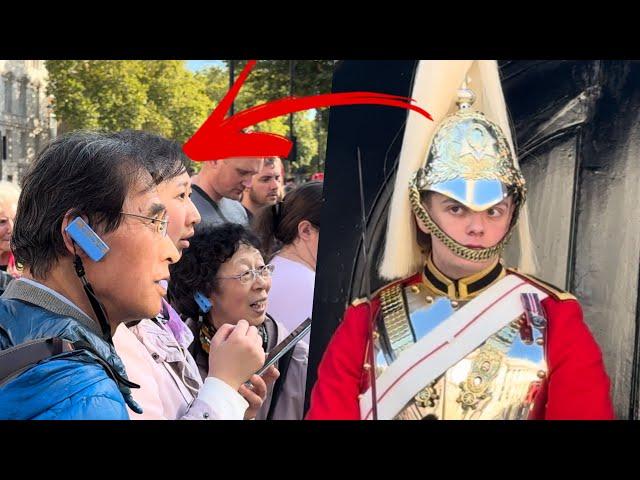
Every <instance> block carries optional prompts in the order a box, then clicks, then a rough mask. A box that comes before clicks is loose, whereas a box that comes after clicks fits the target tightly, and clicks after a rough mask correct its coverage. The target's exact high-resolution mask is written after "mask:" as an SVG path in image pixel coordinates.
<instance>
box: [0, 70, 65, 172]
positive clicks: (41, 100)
mask: <svg viewBox="0 0 640 480" xmlns="http://www.w3.org/2000/svg"><path fill="white" fill-rule="evenodd" d="M46 85H47V70H46V68H45V64H44V60H0V140H1V142H2V143H1V144H0V178H1V179H2V180H7V181H10V182H14V183H18V182H19V181H20V180H21V178H22V175H23V172H24V170H25V168H26V166H27V165H28V164H29V162H31V161H32V160H33V159H34V157H35V155H36V153H37V152H38V151H39V150H40V149H41V148H42V147H44V146H45V145H46V143H47V142H48V141H49V139H51V138H53V137H55V135H56V121H55V117H54V116H53V112H52V110H51V108H50V102H49V99H48V97H47V94H46Z"/></svg>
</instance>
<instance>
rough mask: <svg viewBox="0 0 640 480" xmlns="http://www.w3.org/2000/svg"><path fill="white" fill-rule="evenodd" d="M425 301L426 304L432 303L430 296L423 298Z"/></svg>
mask: <svg viewBox="0 0 640 480" xmlns="http://www.w3.org/2000/svg"><path fill="white" fill-rule="evenodd" d="M425 300H426V301H427V303H433V297H431V296H427V298H425Z"/></svg>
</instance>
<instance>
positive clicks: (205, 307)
mask: <svg viewBox="0 0 640 480" xmlns="http://www.w3.org/2000/svg"><path fill="white" fill-rule="evenodd" d="M193 299H194V300H195V301H196V303H197V304H198V307H199V308H200V311H201V312H202V313H207V312H208V311H209V310H211V301H209V299H208V298H207V297H205V296H204V295H203V294H202V293H200V292H196V293H194V294H193Z"/></svg>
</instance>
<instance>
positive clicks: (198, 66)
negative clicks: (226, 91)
mask: <svg viewBox="0 0 640 480" xmlns="http://www.w3.org/2000/svg"><path fill="white" fill-rule="evenodd" d="M214 65H215V66H216V67H222V66H224V64H223V63H222V60H187V68H188V69H189V70H191V71H192V72H197V71H198V70H202V69H203V68H207V67H211V66H214Z"/></svg>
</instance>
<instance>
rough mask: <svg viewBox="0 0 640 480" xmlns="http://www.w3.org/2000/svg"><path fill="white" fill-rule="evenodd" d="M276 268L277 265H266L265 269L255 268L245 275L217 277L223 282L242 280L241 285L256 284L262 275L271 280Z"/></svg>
mask: <svg viewBox="0 0 640 480" xmlns="http://www.w3.org/2000/svg"><path fill="white" fill-rule="evenodd" d="M275 268H276V266H275V265H265V266H263V267H260V268H254V269H252V270H247V271H246V272H244V273H241V274H240V275H232V276H230V277H217V278H219V279H221V280H226V279H232V278H233V279H236V280H240V283H244V284H246V283H249V282H255V281H256V278H258V275H260V276H261V277H262V278H269V277H271V275H272V274H273V271H274V270H275Z"/></svg>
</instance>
